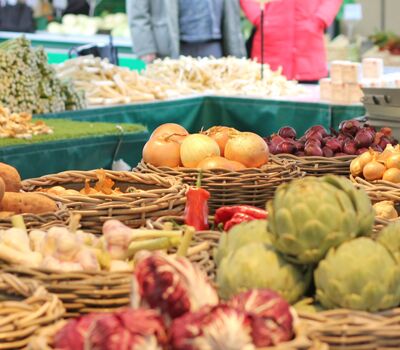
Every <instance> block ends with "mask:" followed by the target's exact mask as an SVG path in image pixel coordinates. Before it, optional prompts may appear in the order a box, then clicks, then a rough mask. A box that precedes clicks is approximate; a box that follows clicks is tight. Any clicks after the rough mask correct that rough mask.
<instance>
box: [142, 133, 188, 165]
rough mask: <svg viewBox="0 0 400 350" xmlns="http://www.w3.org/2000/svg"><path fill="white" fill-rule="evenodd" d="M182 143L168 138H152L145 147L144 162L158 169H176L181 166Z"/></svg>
mask: <svg viewBox="0 0 400 350" xmlns="http://www.w3.org/2000/svg"><path fill="white" fill-rule="evenodd" d="M180 147H181V145H180V142H179V141H175V140H171V139H169V138H168V137H156V138H151V139H150V140H149V141H147V142H146V144H145V145H144V147H143V153H142V155H143V160H144V161H145V162H146V163H149V164H152V165H154V166H157V167H164V166H165V167H170V168H176V167H179V166H180V164H181V157H180Z"/></svg>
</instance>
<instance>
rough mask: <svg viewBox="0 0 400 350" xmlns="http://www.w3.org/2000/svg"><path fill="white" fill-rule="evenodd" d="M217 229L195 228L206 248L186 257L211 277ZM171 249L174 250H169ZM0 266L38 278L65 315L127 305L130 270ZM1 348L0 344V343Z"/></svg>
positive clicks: (152, 223) (158, 223) (156, 223)
mask: <svg viewBox="0 0 400 350" xmlns="http://www.w3.org/2000/svg"><path fill="white" fill-rule="evenodd" d="M163 220H164V221H165V220H167V219H164V218H163V219H162V220H159V221H150V220H148V222H147V225H146V226H147V227H148V228H150V229H154V228H155V229H162V222H163ZM219 236H220V233H219V232H213V231H200V232H197V233H196V235H195V237H194V239H193V244H196V245H197V244H199V243H205V242H206V243H208V247H207V250H203V251H201V252H199V253H196V254H194V255H191V256H190V257H189V259H190V261H192V262H193V263H195V264H197V265H198V266H199V267H200V269H201V270H202V271H204V272H205V273H207V275H208V276H209V278H210V279H211V280H214V274H215V264H214V262H213V260H212V251H213V249H214V247H215V246H216V245H217V244H218V240H219ZM171 253H174V251H171ZM0 268H1V269H2V270H3V271H5V272H7V273H11V274H13V275H16V276H19V277H28V278H32V279H35V280H37V281H40V282H41V283H42V284H43V285H44V286H45V287H46V288H47V289H48V290H49V291H50V292H51V293H53V294H55V295H57V296H58V297H59V298H60V299H61V300H62V301H63V304H64V306H65V308H66V310H67V313H66V317H72V316H77V315H79V314H85V313H89V312H107V311H112V310H114V309H117V308H120V307H123V306H127V305H129V301H130V292H131V278H132V272H129V271H126V272H107V271H100V272H87V271H84V272H69V273H65V272H56V271H49V270H44V269H36V268H28V267H22V266H11V265H8V264H6V263H3V264H2V265H0ZM0 349H1V346H0Z"/></svg>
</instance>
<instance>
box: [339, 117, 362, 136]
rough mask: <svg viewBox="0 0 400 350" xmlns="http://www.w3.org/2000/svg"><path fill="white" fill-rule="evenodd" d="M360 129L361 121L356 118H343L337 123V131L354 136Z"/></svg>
mask: <svg viewBox="0 0 400 350" xmlns="http://www.w3.org/2000/svg"><path fill="white" fill-rule="evenodd" d="M360 129H361V123H360V122H359V121H358V120H344V121H343V122H341V123H340V125H339V131H340V132H342V133H343V134H347V135H351V136H354V135H356V134H357V132H358V131H359V130H360Z"/></svg>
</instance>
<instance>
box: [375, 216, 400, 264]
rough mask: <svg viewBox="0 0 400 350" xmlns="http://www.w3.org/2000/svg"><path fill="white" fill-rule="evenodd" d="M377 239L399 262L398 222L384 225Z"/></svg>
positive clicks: (399, 238) (399, 224)
mask: <svg viewBox="0 0 400 350" xmlns="http://www.w3.org/2000/svg"><path fill="white" fill-rule="evenodd" d="M377 241H378V242H379V243H380V244H382V245H383V246H384V247H385V248H386V249H387V250H388V251H389V252H390V253H391V254H392V256H393V258H394V259H395V260H396V261H397V263H398V264H400V222H394V223H391V224H389V225H388V226H386V227H385V228H384V229H383V230H382V231H381V232H380V233H379V236H378V239H377Z"/></svg>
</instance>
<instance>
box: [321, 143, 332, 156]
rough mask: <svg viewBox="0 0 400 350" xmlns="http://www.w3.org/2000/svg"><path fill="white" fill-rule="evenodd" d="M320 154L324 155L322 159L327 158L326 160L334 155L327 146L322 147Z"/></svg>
mask: <svg viewBox="0 0 400 350" xmlns="http://www.w3.org/2000/svg"><path fill="white" fill-rule="evenodd" d="M322 152H323V153H324V157H327V158H330V157H333V155H334V152H333V151H332V149H330V148H329V147H327V146H324V147H323V148H322Z"/></svg>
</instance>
